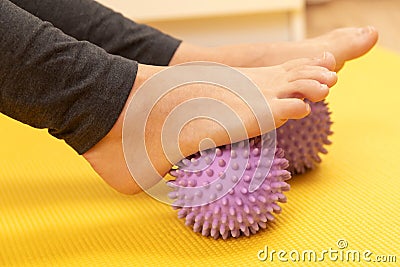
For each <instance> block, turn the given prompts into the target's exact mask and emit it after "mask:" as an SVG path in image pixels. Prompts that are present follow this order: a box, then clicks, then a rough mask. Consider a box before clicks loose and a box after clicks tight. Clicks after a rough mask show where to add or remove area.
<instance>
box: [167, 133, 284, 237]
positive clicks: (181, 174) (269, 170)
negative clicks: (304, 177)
mask: <svg viewBox="0 0 400 267" xmlns="http://www.w3.org/2000/svg"><path fill="white" fill-rule="evenodd" d="M263 138H264V137H256V138H252V139H250V140H246V141H247V142H248V145H245V144H244V142H246V141H242V142H239V143H236V144H232V145H226V146H222V147H220V148H217V149H215V150H214V151H215V153H214V154H213V158H212V156H210V154H209V153H207V151H203V152H201V153H198V154H196V155H193V156H192V157H189V158H186V159H184V160H183V161H181V162H180V165H178V166H179V169H178V170H174V171H171V175H173V176H175V177H176V180H175V181H172V182H170V185H172V187H174V186H176V185H179V186H181V187H180V188H175V190H174V191H172V192H171V193H170V194H169V196H170V198H172V199H174V204H173V206H174V208H176V209H179V212H178V217H179V218H184V219H185V224H186V225H187V226H190V227H192V228H193V230H194V231H195V232H200V233H201V234H202V235H204V236H209V235H210V236H212V237H214V238H215V239H217V238H218V237H222V238H223V239H226V238H228V237H230V236H231V237H239V236H240V235H245V236H249V235H250V234H255V233H256V232H258V231H259V230H260V229H262V228H266V226H267V221H271V220H273V219H274V216H273V213H280V211H281V208H280V206H279V205H278V204H277V203H278V202H281V203H284V202H286V197H285V195H284V194H283V192H284V191H288V190H289V189H290V186H289V184H287V183H286V180H288V179H290V178H291V175H290V173H289V172H288V171H287V170H285V169H286V168H287V167H288V161H287V160H286V159H285V158H284V152H283V150H282V149H279V148H277V149H276V150H275V149H274V150H273V151H272V152H271V149H268V148H264V146H262V142H263ZM271 153H272V155H271ZM268 154H270V155H269V156H268ZM264 156H267V157H264ZM199 166H200V167H201V168H199ZM204 166H206V167H204ZM193 168H194V169H193ZM197 169H202V170H198V171H196V170H197ZM252 179H254V180H255V181H257V180H259V183H260V184H259V186H258V187H257V189H255V190H254V191H252V192H251V189H250V188H251V186H249V185H250V184H251V183H252ZM190 188H192V189H194V190H192V191H191V192H190V191H185V189H190ZM199 188H200V189H199ZM224 190H227V191H226V192H225V193H224ZM196 200H198V201H197V202H196Z"/></svg>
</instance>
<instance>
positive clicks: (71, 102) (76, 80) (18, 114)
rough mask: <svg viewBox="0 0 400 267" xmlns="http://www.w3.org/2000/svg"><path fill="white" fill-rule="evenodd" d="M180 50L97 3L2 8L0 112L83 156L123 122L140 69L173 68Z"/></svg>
mask: <svg viewBox="0 0 400 267" xmlns="http://www.w3.org/2000/svg"><path fill="white" fill-rule="evenodd" d="M12 2H13V3H14V4H13V3H12ZM49 22H51V23H49ZM53 25H54V26H53ZM56 27H57V28H56ZM179 44H180V41H179V40H177V39H174V38H172V37H170V36H168V35H165V34H163V33H161V32H159V31H157V30H155V29H152V28H150V27H148V26H145V25H141V24H137V23H134V22H132V21H130V20H128V19H126V18H124V17H123V16H122V15H120V14H118V13H115V12H113V11H112V10H110V9H108V8H106V7H104V6H102V5H100V4H98V3H96V2H94V1H91V0H58V1H55V0H22V1H20V0H13V1H8V0H0V112H1V113H4V114H5V115H8V116H10V117H12V118H14V119H17V120H19V121H21V122H24V123H27V124H29V125H31V126H33V127H37V128H48V129H49V133H50V134H52V135H53V136H55V137H57V138H60V139H64V140H65V141H66V142H67V143H68V144H69V145H70V146H71V147H73V148H74V149H75V150H76V151H77V152H78V153H79V154H83V153H84V152H86V151H87V150H89V149H90V148H91V147H92V146H94V145H95V144H96V143H97V142H98V141H100V140H101V139H102V138H103V137H104V136H105V135H106V134H107V133H108V132H109V131H110V129H111V128H112V126H113V125H114V123H115V121H116V120H117V118H118V116H119V115H120V113H121V111H122V108H123V107H124V105H125V102H126V100H127V97H128V95H129V93H130V91H131V88H132V85H133V83H134V80H135V77H136V73H137V65H138V63H137V62H139V63H143V64H152V65H167V64H168V63H169V61H170V60H171V58H172V56H173V54H174V53H175V51H176V49H177V47H178V46H179ZM99 46H100V47H102V48H104V49H105V50H106V51H105V50H103V49H102V48H100V47H99ZM111 54H113V55H111Z"/></svg>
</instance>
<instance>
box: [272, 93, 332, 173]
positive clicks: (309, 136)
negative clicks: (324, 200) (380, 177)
mask: <svg viewBox="0 0 400 267" xmlns="http://www.w3.org/2000/svg"><path fill="white" fill-rule="evenodd" d="M306 102H308V103H309V104H310V106H311V113H310V115H308V116H307V117H305V118H303V119H301V120H289V121H288V122H286V123H285V124H284V125H283V126H282V127H280V128H278V129H277V130H276V133H277V146H278V147H280V148H282V149H283V150H284V151H285V158H286V159H287V160H288V161H289V167H288V171H290V172H291V174H301V173H304V172H306V171H307V170H310V169H313V168H314V167H315V165H316V164H317V163H320V162H321V158H320V157H319V155H318V154H319V153H323V154H326V153H327V150H326V149H325V148H324V145H329V144H331V142H330V141H329V140H328V137H329V136H330V135H331V134H332V131H331V125H332V121H331V118H330V114H331V113H330V112H329V109H328V106H327V103H326V102H324V101H321V102H317V103H312V102H310V101H307V100H306Z"/></svg>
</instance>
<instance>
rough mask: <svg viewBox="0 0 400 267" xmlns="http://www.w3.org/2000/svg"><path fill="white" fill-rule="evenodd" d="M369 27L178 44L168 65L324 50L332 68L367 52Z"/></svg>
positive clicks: (241, 61)
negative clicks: (300, 37)
mask: <svg viewBox="0 0 400 267" xmlns="http://www.w3.org/2000/svg"><path fill="white" fill-rule="evenodd" d="M377 40H378V33H377V31H376V30H375V29H374V28H373V27H365V28H342V29H337V30H334V31H331V32H329V33H327V34H324V35H321V36H318V37H315V38H311V39H306V40H304V41H299V42H283V43H260V44H242V45H231V46H220V47H211V48H205V47H199V46H194V45H191V44H187V43H182V44H181V45H180V47H179V48H178V50H177V51H176V53H175V55H174V57H173V58H172V60H171V62H170V65H175V64H179V63H183V62H188V61H196V60H197V61H214V62H219V63H223V64H226V65H229V66H234V67H263V66H274V65H278V64H283V63H284V62H287V61H288V60H292V59H296V58H304V57H315V56H318V55H320V54H322V53H323V52H325V51H328V52H331V53H332V54H333V55H334V56H335V58H336V68H335V71H338V70H340V69H341V68H342V67H343V65H344V63H345V62H346V61H348V60H352V59H354V58H357V57H360V56H362V55H364V54H365V53H367V52H368V51H369V50H370V49H371V48H372V47H373V46H374V45H375V43H376V42H377Z"/></svg>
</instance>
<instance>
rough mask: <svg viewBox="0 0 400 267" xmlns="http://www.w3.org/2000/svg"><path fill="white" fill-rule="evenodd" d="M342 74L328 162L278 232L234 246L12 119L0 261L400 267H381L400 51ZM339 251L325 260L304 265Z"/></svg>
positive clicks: (1, 188)
mask: <svg viewBox="0 0 400 267" xmlns="http://www.w3.org/2000/svg"><path fill="white" fill-rule="evenodd" d="M339 78H340V82H339V83H338V85H337V86H335V87H334V88H333V89H332V90H331V91H332V92H331V96H330V98H329V102H330V103H331V105H330V108H331V110H332V111H333V120H334V122H335V123H334V125H333V130H334V132H335V134H334V136H332V138H331V140H332V141H333V145H332V146H330V147H329V148H328V149H329V154H328V155H327V156H325V157H324V158H323V163H322V164H321V165H320V166H319V168H318V169H316V170H314V171H313V172H311V173H309V174H307V175H303V176H298V177H295V178H293V179H292V180H291V185H292V189H291V191H290V192H288V194H287V196H288V199H289V202H288V203H287V204H283V205H282V207H283V212H282V214H280V215H278V216H277V219H276V221H275V222H274V223H270V224H269V228H268V229H267V230H264V231H261V232H259V233H258V234H257V235H254V236H251V237H250V238H246V237H243V238H239V239H229V240H226V241H224V240H213V239H211V238H207V237H202V236H201V235H199V234H196V233H194V232H192V230H191V229H189V228H188V227H186V226H184V223H183V221H182V220H178V219H177V217H176V211H174V210H172V209H171V208H170V207H168V206H166V205H164V204H161V203H159V202H157V201H155V200H153V199H151V198H150V197H148V196H147V195H145V194H140V195H137V196H125V195H122V194H119V193H116V192H114V191H113V190H112V189H110V188H109V187H108V186H106V185H105V184H104V182H102V180H101V179H100V178H99V177H98V176H97V175H96V174H95V173H94V172H93V171H92V170H91V168H90V166H89V165H88V164H87V163H86V162H85V160H83V159H82V158H80V157H79V156H77V155H76V154H75V153H74V152H73V151H72V150H71V149H70V148H68V147H67V146H66V145H64V144H63V142H61V141H58V140H55V139H53V138H51V137H50V136H49V135H48V134H47V133H46V132H45V131H39V130H34V129H31V128H29V127H27V126H24V125H22V124H20V123H17V122H15V121H12V120H10V119H8V118H6V117H4V116H1V117H0V125H1V133H0V147H1V153H0V265H4V266H10V265H11V266H12V265H14V266H41V265H43V266H289V265H292V264H294V265H297V266H309V265H315V264H320V265H322V266H328V265H332V266H336V265H337V266H349V265H360V266H364V265H365V264H366V263H365V262H363V258H361V262H360V263H353V262H352V256H351V255H350V254H353V252H354V254H356V253H360V254H361V257H364V256H367V257H366V259H368V258H369V259H371V260H374V259H381V260H384V259H386V260H393V259H394V258H393V257H385V258H384V257H380V258H378V257H377V256H378V255H382V256H389V255H395V256H397V263H386V264H383V265H382V266H385V265H387V266H398V265H399V262H400V220H399V218H400V207H399V204H400V162H399V160H400V123H399V121H400V88H399V78H400V56H399V55H396V54H394V53H392V52H388V51H386V50H383V49H381V48H378V49H375V50H374V51H372V52H371V53H369V54H368V55H367V56H365V57H363V58H362V59H358V60H356V61H354V62H351V63H349V64H347V65H346V66H345V68H344V70H343V71H341V72H340V75H339ZM338 241H339V242H338ZM337 243H338V244H337ZM346 244H347V247H346V248H343V249H339V246H343V247H344V246H346ZM266 246H267V247H268V254H269V256H271V253H272V250H275V251H280V250H282V251H284V252H286V254H284V252H280V254H279V255H280V256H281V258H280V259H279V258H278V254H277V253H272V256H273V258H272V259H271V257H268V258H267V259H266V260H265V261H261V260H260V259H259V258H261V259H262V258H265V253H264V251H262V250H265V248H266ZM329 249H331V254H332V255H329V254H326V253H325V254H324V255H325V258H324V261H321V262H318V263H314V262H311V263H305V262H302V259H303V258H304V259H305V260H306V261H307V259H308V255H307V254H312V252H310V251H314V252H316V253H318V257H319V258H321V253H322V252H323V250H329ZM333 250H338V251H342V254H343V255H344V256H343V260H344V262H342V260H341V257H340V254H339V257H338V259H337V260H336V261H334V259H335V255H336V256H337V254H335V253H334V251H333ZM365 251H367V252H365ZM368 251H371V253H372V254H369V253H368ZM296 253H299V255H300V262H296V263H294V262H293V261H292V260H291V259H290V256H291V257H292V258H296V257H297V256H296V255H297V254H296ZM364 253H366V255H365V254H364ZM303 255H304V256H306V257H303ZM346 255H349V256H348V257H347V258H349V259H350V261H351V262H350V263H347V262H346ZM329 256H331V258H332V259H330V257H329ZM284 259H288V261H289V262H287V263H283V262H282V261H283V260H284ZM367 266H376V263H375V264H374V263H370V264H369V265H367ZM379 266H381V265H379Z"/></svg>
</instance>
